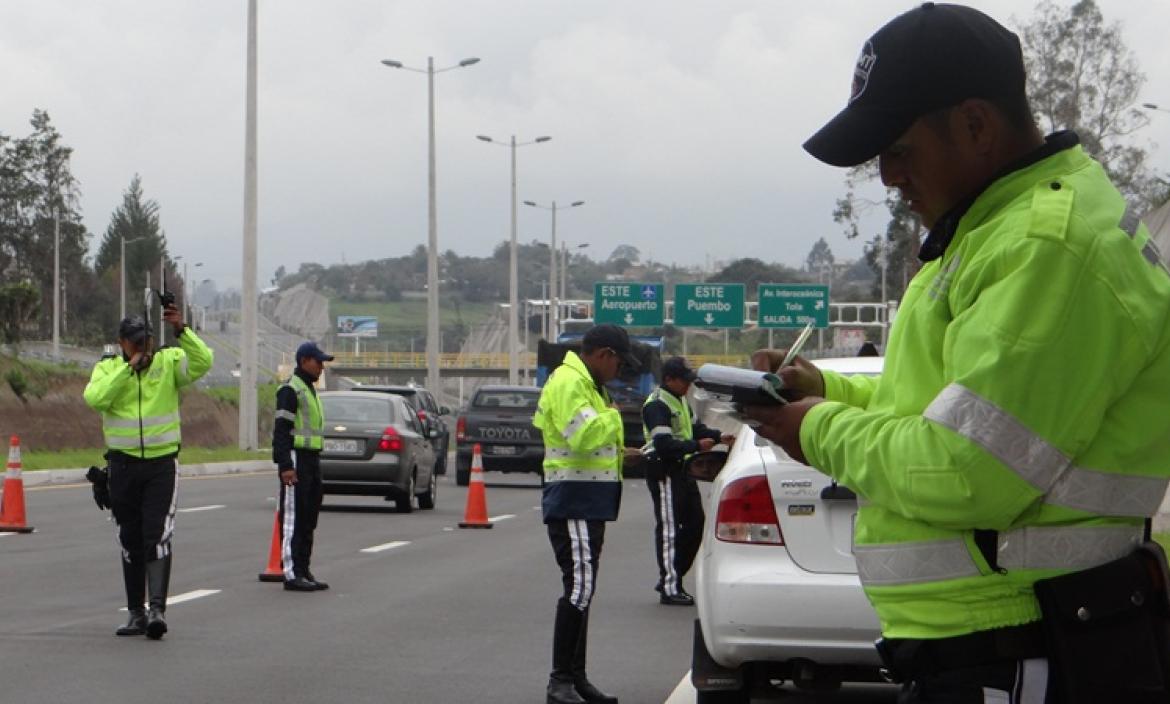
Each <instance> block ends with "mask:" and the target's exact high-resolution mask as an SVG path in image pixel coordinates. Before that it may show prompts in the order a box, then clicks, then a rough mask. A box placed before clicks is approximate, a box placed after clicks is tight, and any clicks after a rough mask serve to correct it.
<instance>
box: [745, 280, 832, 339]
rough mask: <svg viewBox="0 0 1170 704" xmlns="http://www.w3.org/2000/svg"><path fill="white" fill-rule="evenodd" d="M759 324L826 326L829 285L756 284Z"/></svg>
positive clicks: (827, 320)
mask: <svg viewBox="0 0 1170 704" xmlns="http://www.w3.org/2000/svg"><path fill="white" fill-rule="evenodd" d="M759 315H760V327H762V328H802V327H804V326H805V325H807V324H808V323H810V322H812V323H813V324H814V325H815V326H816V327H818V328H827V327H829V287H828V286H824V285H819V284H760V314H759Z"/></svg>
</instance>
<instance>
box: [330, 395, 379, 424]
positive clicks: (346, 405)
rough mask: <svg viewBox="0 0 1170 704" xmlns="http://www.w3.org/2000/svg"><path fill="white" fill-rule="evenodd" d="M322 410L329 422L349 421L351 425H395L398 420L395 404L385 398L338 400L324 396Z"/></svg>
mask: <svg viewBox="0 0 1170 704" xmlns="http://www.w3.org/2000/svg"><path fill="white" fill-rule="evenodd" d="M321 410H322V411H324V412H325V419H326V420H328V421H348V422H350V423H393V422H394V421H396V420H397V418H396V417H395V415H396V414H395V413H394V404H392V403H390V401H389V400H388V399H385V398H378V397H373V398H354V397H347V398H338V397H336V396H324V397H322V398H321Z"/></svg>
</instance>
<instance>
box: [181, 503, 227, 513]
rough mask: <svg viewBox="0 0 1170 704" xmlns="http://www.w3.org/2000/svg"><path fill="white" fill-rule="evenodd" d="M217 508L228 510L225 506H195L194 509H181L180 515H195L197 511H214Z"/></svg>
mask: <svg viewBox="0 0 1170 704" xmlns="http://www.w3.org/2000/svg"><path fill="white" fill-rule="evenodd" d="M217 508H227V506H224V505H223V504H212V505H210V506H195V507H193V508H181V509H179V513H195V512H196V511H214V510H215V509H217Z"/></svg>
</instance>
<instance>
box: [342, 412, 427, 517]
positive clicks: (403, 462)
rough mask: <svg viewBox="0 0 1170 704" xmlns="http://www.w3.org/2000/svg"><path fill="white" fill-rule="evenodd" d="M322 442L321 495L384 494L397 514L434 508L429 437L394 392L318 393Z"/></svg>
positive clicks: (415, 415) (415, 416) (420, 423)
mask: <svg viewBox="0 0 1170 704" xmlns="http://www.w3.org/2000/svg"><path fill="white" fill-rule="evenodd" d="M321 408H322V411H323V412H324V415H325V444H324V448H323V449H322V451H321V479H322V482H323V483H324V490H325V493H326V494H357V495H367V496H384V497H386V499H387V500H390V501H394V502H395V506H396V507H397V509H398V511H399V513H410V512H411V510H412V509H413V508H414V501H415V498H416V497H417V499H418V507H419V508H424V509H429V508H434V507H435V495H436V492H437V489H438V486H437V481H436V479H435V471H434V468H435V455H434V448H433V446H432V445H431V439H430V438H429V437H427V431H426V430H425V429H424V428H423V426H422V421H420V420H419V418H418V415H417V414H415V413H414V412H413V411H412V410H411V409H410V408H408V407H407V405H406V402H405V401H403V400H402V397H400V396H394V395H392V394H382V393H371V392H366V391H323V392H322V393H321Z"/></svg>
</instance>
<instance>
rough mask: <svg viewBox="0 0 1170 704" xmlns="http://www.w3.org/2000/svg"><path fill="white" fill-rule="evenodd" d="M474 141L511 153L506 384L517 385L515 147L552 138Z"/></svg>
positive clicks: (484, 139) (479, 137)
mask: <svg viewBox="0 0 1170 704" xmlns="http://www.w3.org/2000/svg"><path fill="white" fill-rule="evenodd" d="M476 139H478V140H480V141H481V142H487V143H488V144H495V145H497V146H501V147H508V148H509V149H510V150H511V152H512V238H511V243H512V244H511V253H510V255H509V260H508V383H509V384H517V383H519V377H520V372H519V363H518V361H517V354H518V352H517V348H518V347H519V345H520V337H519V335H517V332H516V317H517V315H518V313H517V300H516V299H517V288H518V283H517V272H516V147H527V146H529V145H531V144H540V143H541V142H547V141H549V140H550V139H552V137H537V138H536V139H534V140H532V141H531V142H517V141H516V135H512V139H511V141H509V142H501V141H499V140H496V139H492V138H491V137H485V136H484V135H482V134H481V135H477V136H476Z"/></svg>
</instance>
